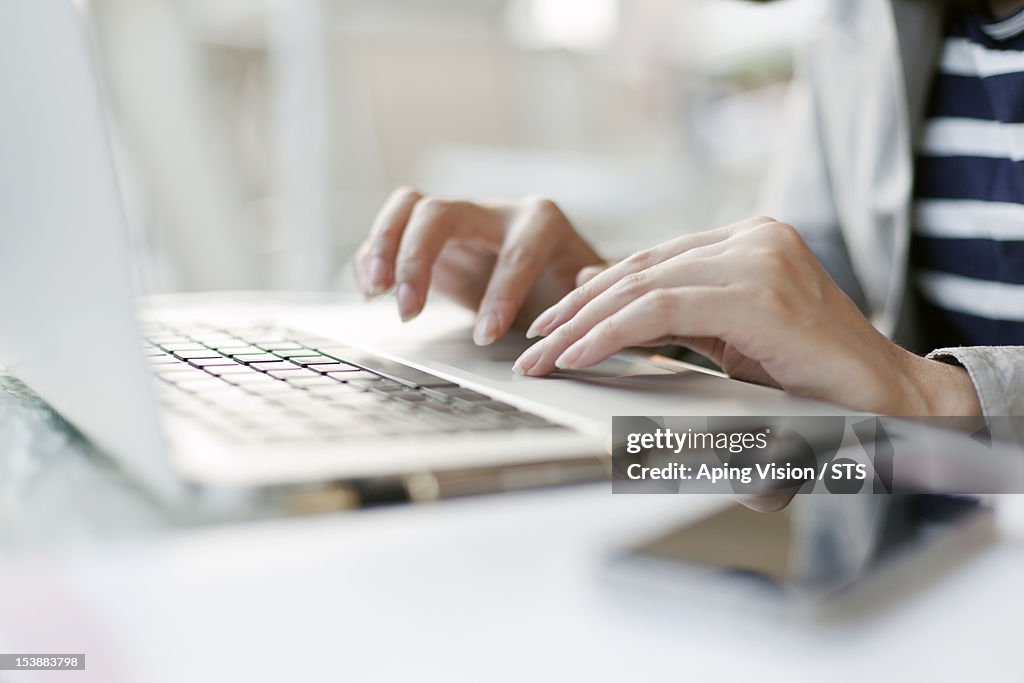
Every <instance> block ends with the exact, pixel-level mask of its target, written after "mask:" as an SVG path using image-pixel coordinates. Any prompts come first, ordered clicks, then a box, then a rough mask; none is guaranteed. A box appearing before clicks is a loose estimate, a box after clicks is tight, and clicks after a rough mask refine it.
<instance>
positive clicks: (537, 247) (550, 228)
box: [473, 200, 568, 346]
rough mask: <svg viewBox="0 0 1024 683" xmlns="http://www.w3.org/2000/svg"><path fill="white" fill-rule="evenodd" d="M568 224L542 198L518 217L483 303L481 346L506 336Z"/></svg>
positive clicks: (478, 331)
mask: <svg viewBox="0 0 1024 683" xmlns="http://www.w3.org/2000/svg"><path fill="white" fill-rule="evenodd" d="M567 227H568V220H567V219H566V218H565V215H564V214H563V213H562V212H561V210H559V209H558V207H557V206H555V205H554V204H553V203H551V202H549V201H546V200H538V201H536V202H534V203H533V204H532V206H531V207H530V209H529V210H527V211H526V212H525V213H523V214H522V215H520V216H519V217H517V219H516V221H515V223H513V225H512V226H511V228H510V229H509V232H508V235H507V236H506V238H505V242H504V244H503V245H502V247H501V251H500V252H499V253H498V259H497V262H496V263H495V266H494V272H493V274H492V275H491V279H490V282H488V284H487V289H486V291H485V293H484V297H483V299H482V301H481V302H480V308H479V313H478V315H477V322H476V326H475V328H474V330H473V341H474V342H476V344H478V345H480V346H486V345H488V344H491V343H493V342H494V341H495V340H496V339H498V338H500V337H501V336H502V335H504V334H505V333H506V332H507V331H508V329H509V327H511V326H512V322H513V321H514V320H515V318H516V314H517V313H518V312H519V309H520V307H521V306H522V305H523V301H525V300H526V297H527V296H528V295H529V293H530V291H531V290H532V289H533V286H534V284H536V282H537V279H538V278H539V277H540V276H541V274H542V273H543V272H544V269H545V268H546V267H547V266H548V263H549V262H550V260H551V255H552V252H553V251H554V249H555V246H556V245H558V244H559V242H560V240H559V235H560V233H561V232H562V231H563V230H565V229H566V228H567Z"/></svg>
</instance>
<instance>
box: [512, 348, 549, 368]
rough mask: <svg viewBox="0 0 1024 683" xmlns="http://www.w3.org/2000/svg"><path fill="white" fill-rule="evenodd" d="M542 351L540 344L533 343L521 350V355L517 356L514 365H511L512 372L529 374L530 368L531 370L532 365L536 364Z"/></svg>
mask: <svg viewBox="0 0 1024 683" xmlns="http://www.w3.org/2000/svg"><path fill="white" fill-rule="evenodd" d="M543 352H544V351H543V349H542V348H541V345H540V344H534V345H533V346H531V347H530V348H528V349H527V350H526V351H525V352H523V355H521V356H519V358H518V359H517V360H516V362H515V365H513V366H512V372H514V373H516V374H517V375H528V374H530V370H533V368H534V366H535V365H537V361H539V360H540V357H541V354H542V353H543Z"/></svg>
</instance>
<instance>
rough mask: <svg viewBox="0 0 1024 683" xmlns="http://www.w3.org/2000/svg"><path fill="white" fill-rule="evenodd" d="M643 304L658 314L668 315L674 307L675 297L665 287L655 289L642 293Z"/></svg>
mask: <svg viewBox="0 0 1024 683" xmlns="http://www.w3.org/2000/svg"><path fill="white" fill-rule="evenodd" d="M644 304H645V306H648V307H650V309H651V311H652V312H654V313H655V314H656V315H659V316H664V315H668V314H669V313H671V312H672V311H673V310H675V307H676V301H675V297H674V296H672V292H670V291H669V290H667V289H656V290H654V291H652V292H648V293H647V294H646V295H644Z"/></svg>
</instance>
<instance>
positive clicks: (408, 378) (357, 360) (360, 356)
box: [317, 348, 456, 388]
mask: <svg viewBox="0 0 1024 683" xmlns="http://www.w3.org/2000/svg"><path fill="white" fill-rule="evenodd" d="M317 350H318V351H319V352H320V353H322V354H323V355H325V356H331V357H332V358H337V359H338V360H342V361H345V362H346V363H349V364H351V365H357V366H359V367H361V368H364V369H366V370H369V371H371V372H374V373H376V374H378V375H383V376H384V377H387V378H388V379H391V380H394V381H395V382H399V383H401V384H404V385H406V386H408V387H412V388H416V387H454V386H456V385H455V384H454V383H452V382H449V381H448V380H444V379H441V378H440V377H435V376H434V375H431V374H430V373H428V372H423V371H422V370H417V369H416V368H413V367H409V366H408V365H403V364H402V363H396V362H395V361H392V360H388V359H386V358H381V357H379V356H374V355H372V354H369V353H366V352H365V351H359V350H358V349H353V348H320V349H317Z"/></svg>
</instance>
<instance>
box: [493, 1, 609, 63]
mask: <svg viewBox="0 0 1024 683" xmlns="http://www.w3.org/2000/svg"><path fill="white" fill-rule="evenodd" d="M509 18H510V28H511V31H512V34H513V37H514V38H515V39H516V40H517V42H519V43H521V44H522V45H524V46H526V47H532V48H561V49H565V50H573V51H577V52H592V51H597V50H601V49H603V48H605V47H607V46H608V44H609V43H610V42H611V40H612V39H613V38H614V37H615V33H616V31H617V30H618V27H619V0H515V1H514V2H513V3H512V5H511V7H510V16H509Z"/></svg>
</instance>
